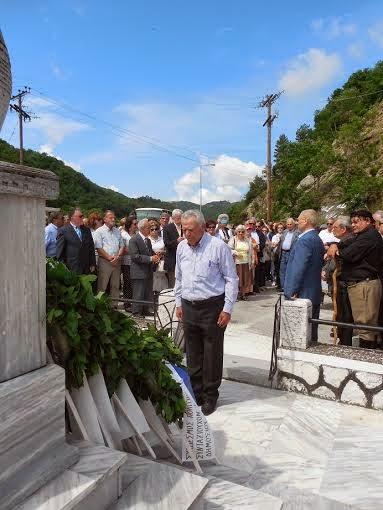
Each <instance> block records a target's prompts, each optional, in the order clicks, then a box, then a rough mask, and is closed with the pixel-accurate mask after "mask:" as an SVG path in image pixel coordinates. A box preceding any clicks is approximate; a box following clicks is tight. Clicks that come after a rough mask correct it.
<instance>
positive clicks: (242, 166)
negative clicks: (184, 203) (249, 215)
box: [174, 154, 263, 203]
mask: <svg viewBox="0 0 383 510" xmlns="http://www.w3.org/2000/svg"><path fill="white" fill-rule="evenodd" d="M211 163H214V166H208V165H207V164H204V165H203V171H202V202H203V203H207V202H211V201H215V200H228V201H230V202H235V201H237V200H240V199H241V197H242V195H243V193H244V192H245V191H246V190H247V188H248V185H249V182H250V181H251V180H252V179H254V177H255V176H257V175H261V174H262V171H263V167H262V166H260V165H257V164H256V163H254V162H252V161H247V162H246V161H242V160H240V159H239V158H234V157H232V156H227V155H226V154H222V155H221V156H219V157H218V158H216V159H215V160H214V162H213V161H212V162H211ZM199 183H200V168H199V167H195V168H194V169H193V170H192V171H190V172H187V173H186V174H184V175H183V176H182V177H180V178H179V179H178V180H177V181H176V182H175V183H174V191H175V192H176V198H177V199H178V200H189V201H191V202H195V203H199Z"/></svg>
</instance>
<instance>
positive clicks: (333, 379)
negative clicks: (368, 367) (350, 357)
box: [323, 365, 348, 388]
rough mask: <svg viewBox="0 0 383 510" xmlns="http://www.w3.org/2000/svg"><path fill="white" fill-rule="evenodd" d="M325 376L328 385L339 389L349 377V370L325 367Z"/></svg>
mask: <svg viewBox="0 0 383 510" xmlns="http://www.w3.org/2000/svg"><path fill="white" fill-rule="evenodd" d="M323 375H324V380H325V381H326V383H327V384H331V385H332V386H335V387H336V388H339V386H340V384H341V382H342V381H344V380H345V378H346V377H347V376H348V370H347V368H335V367H329V366H326V365H323Z"/></svg>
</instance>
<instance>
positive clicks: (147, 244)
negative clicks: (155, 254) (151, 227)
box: [145, 237, 151, 253]
mask: <svg viewBox="0 0 383 510" xmlns="http://www.w3.org/2000/svg"><path fill="white" fill-rule="evenodd" d="M145 244H146V248H147V249H148V252H149V253H150V251H151V250H150V241H149V239H148V238H147V237H145Z"/></svg>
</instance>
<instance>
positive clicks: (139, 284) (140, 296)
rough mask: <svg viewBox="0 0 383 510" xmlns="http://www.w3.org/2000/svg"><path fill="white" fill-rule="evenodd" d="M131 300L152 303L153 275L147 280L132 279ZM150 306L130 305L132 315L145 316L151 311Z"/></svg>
mask: <svg viewBox="0 0 383 510" xmlns="http://www.w3.org/2000/svg"><path fill="white" fill-rule="evenodd" d="M131 282H132V290H133V299H137V300H138V301H151V302H153V274H152V275H151V277H149V278H147V279H145V280H144V279H138V278H135V279H132V280H131ZM151 308H152V305H151V304H149V303H148V304H140V303H132V313H133V315H145V314H147V313H148V312H149V311H151Z"/></svg>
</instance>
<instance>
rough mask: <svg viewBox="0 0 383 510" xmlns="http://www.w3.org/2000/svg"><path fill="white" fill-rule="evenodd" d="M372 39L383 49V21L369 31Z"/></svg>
mask: <svg viewBox="0 0 383 510" xmlns="http://www.w3.org/2000/svg"><path fill="white" fill-rule="evenodd" d="M368 33H369V36H370V37H371V39H372V40H373V41H374V42H375V43H376V44H377V45H378V46H379V47H380V48H383V21H379V23H377V24H376V25H374V26H372V27H371V28H370V29H369V30H368Z"/></svg>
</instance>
